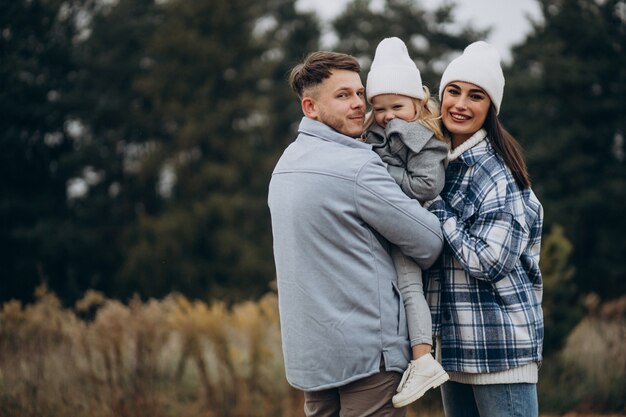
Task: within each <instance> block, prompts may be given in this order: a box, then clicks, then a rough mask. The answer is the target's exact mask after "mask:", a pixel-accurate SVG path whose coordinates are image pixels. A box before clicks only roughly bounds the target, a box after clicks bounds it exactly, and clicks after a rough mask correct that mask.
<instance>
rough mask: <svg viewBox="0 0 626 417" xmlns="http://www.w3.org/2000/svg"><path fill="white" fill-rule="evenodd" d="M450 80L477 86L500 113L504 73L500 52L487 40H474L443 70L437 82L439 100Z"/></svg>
mask: <svg viewBox="0 0 626 417" xmlns="http://www.w3.org/2000/svg"><path fill="white" fill-rule="evenodd" d="M452 81H464V82H466V83H471V84H475V85H477V86H479V87H480V88H482V89H483V90H485V92H486V93H487V94H489V98H490V99H491V102H492V103H493V105H494V106H495V107H496V114H497V113H500V104H501V103H502V96H503V94H504V75H503V74H502V67H500V54H499V53H498V51H497V50H496V48H494V47H493V46H491V45H489V44H488V43H487V42H483V41H478V42H474V43H472V44H470V45H468V46H467V48H465V50H464V51H463V55H461V56H460V57H458V58H456V59H454V60H453V61H452V62H450V64H448V67H447V68H446V70H445V71H444V72H443V75H442V76H441V82H440V83H439V100H441V99H442V96H443V91H444V89H445V88H446V86H447V85H448V84H450V83H451V82H452Z"/></svg>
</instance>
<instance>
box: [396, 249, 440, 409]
mask: <svg viewBox="0 0 626 417" xmlns="http://www.w3.org/2000/svg"><path fill="white" fill-rule="evenodd" d="M391 257H392V259H393V262H394V265H395V266H396V273H397V274H398V288H399V289H400V293H402V297H403V298H404V306H405V310H406V316H407V317H406V320H407V323H408V326H409V337H410V338H411V348H412V351H413V360H412V361H411V362H410V363H409V367H408V368H407V370H406V371H404V374H403V375H402V380H401V381H400V385H399V386H398V389H397V391H398V393H397V394H396V395H394V396H393V398H392V403H393V406H394V407H398V408H399V407H404V406H406V405H407V404H410V403H412V402H413V401H415V400H417V399H418V398H420V397H421V396H422V395H424V393H425V392H426V391H427V390H429V389H431V388H434V387H438V386H439V385H441V384H443V383H444V382H446V381H447V380H448V378H449V377H448V374H447V373H446V371H445V370H444V369H443V368H442V367H441V364H440V363H439V362H437V361H436V360H435V358H434V357H433V356H432V355H431V354H430V351H431V347H432V320H431V318H430V310H429V308H428V304H427V303H426V299H425V297H424V289H423V284H422V270H421V269H420V267H419V266H417V264H416V263H415V262H413V260H412V259H410V258H408V257H406V256H404V255H403V254H402V252H400V250H399V249H398V248H396V247H393V248H392V250H391Z"/></svg>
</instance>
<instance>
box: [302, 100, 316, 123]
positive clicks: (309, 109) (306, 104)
mask: <svg viewBox="0 0 626 417" xmlns="http://www.w3.org/2000/svg"><path fill="white" fill-rule="evenodd" d="M300 105H301V106H302V112H303V113H304V115H305V116H306V117H308V118H309V119H313V120H317V116H318V107H317V103H316V102H315V100H314V99H312V98H311V97H306V96H305V97H303V98H302V101H301V102H300Z"/></svg>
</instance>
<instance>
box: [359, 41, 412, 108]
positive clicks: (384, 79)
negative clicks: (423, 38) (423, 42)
mask: <svg viewBox="0 0 626 417" xmlns="http://www.w3.org/2000/svg"><path fill="white" fill-rule="evenodd" d="M380 94H402V95H403V96H408V97H414V98H419V99H421V98H424V90H423V89H422V76H421V75H420V72H419V70H418V69H417V66H416V65H415V62H413V60H412V59H411V57H409V51H408V50H407V48H406V45H405V44H404V42H402V40H400V39H399V38H385V39H383V40H382V41H380V43H379V44H378V46H377V47H376V54H375V55H374V60H373V61H372V66H371V68H370V72H369V74H367V83H366V95H367V101H369V102H370V103H371V101H372V97H375V96H377V95H380Z"/></svg>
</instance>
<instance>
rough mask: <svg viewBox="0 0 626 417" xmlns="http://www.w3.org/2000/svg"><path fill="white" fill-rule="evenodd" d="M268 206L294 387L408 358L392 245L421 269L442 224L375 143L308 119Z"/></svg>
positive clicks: (337, 382) (318, 386)
mask: <svg viewBox="0 0 626 417" xmlns="http://www.w3.org/2000/svg"><path fill="white" fill-rule="evenodd" d="M268 204H269V208H270V214H271V221H272V234H273V240H274V243H273V249H274V260H275V264H276V276H277V283H278V299H279V311H280V324H281V336H282V345H283V354H284V361H285V370H286V375H287V380H288V382H289V383H290V384H291V385H292V386H294V387H296V388H299V389H302V390H304V391H316V390H322V389H327V388H332V387H338V386H342V385H345V384H347V383H350V382H352V381H355V380H357V379H361V378H364V377H367V376H369V375H372V374H375V373H377V372H379V367H380V363H381V362H380V361H381V357H382V358H384V362H385V367H386V369H387V370H393V371H397V372H403V371H404V370H405V369H406V366H407V364H408V361H409V358H410V348H409V341H408V335H407V326H406V319H405V314H404V304H403V302H402V299H401V296H400V294H399V291H398V288H397V285H396V271H395V268H394V266H393V262H392V260H391V257H390V256H389V253H388V252H387V249H388V245H389V243H392V244H394V245H396V246H398V247H399V248H400V249H401V250H402V251H403V252H404V253H405V254H406V255H407V256H410V257H412V258H413V259H414V260H415V261H416V262H417V263H418V264H419V266H420V267H422V268H427V267H429V266H430V265H432V263H433V262H434V261H435V260H436V258H437V256H438V255H439V253H440V251H441V248H442V245H443V238H442V233H441V227H440V225H439V221H438V220H437V218H436V217H435V216H434V215H433V214H431V213H429V212H428V211H427V210H425V209H423V208H422V207H421V206H420V205H419V204H418V203H417V202H416V201H415V200H413V199H410V198H408V197H407V196H406V195H405V194H404V193H403V192H402V190H401V189H400V187H398V185H397V184H396V183H395V181H394V180H393V179H392V178H391V176H390V175H389V174H388V172H387V170H386V168H385V165H384V164H383V162H382V161H381V159H380V157H379V156H378V155H377V154H376V153H374V152H372V149H371V146H370V145H368V144H366V143H363V142H360V141H358V140H356V139H354V138H351V137H347V136H344V135H342V134H340V133H338V132H337V131H335V130H333V129H331V128H330V127H328V126H327V125H325V124H323V123H320V122H317V121H314V120H311V119H308V118H306V117H305V118H303V119H302V121H301V123H300V126H299V134H298V137H297V138H296V140H295V141H294V142H293V143H292V144H291V145H289V146H288V147H287V149H286V150H285V151H284V153H283V155H282V156H281V158H280V160H279V161H278V163H277V165H276V167H275V169H274V172H273V174H272V179H271V181H270V184H269V193H268Z"/></svg>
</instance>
